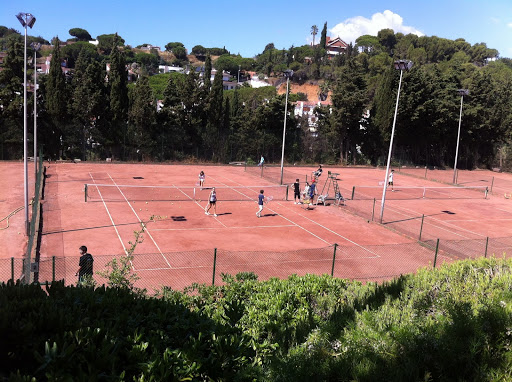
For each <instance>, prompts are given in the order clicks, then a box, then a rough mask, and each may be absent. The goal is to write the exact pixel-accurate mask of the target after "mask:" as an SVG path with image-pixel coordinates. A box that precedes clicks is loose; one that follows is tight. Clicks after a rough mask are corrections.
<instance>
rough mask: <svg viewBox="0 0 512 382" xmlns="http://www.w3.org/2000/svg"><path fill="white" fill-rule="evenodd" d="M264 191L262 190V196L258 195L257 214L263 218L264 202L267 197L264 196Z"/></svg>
mask: <svg viewBox="0 0 512 382" xmlns="http://www.w3.org/2000/svg"><path fill="white" fill-rule="evenodd" d="M263 192H264V191H263V190H260V194H259V195H258V207H259V209H258V212H256V216H257V217H259V218H261V211H263V201H264V200H265V196H264V195H263Z"/></svg>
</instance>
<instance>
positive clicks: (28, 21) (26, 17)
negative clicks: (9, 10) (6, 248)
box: [16, 12, 36, 236]
mask: <svg viewBox="0 0 512 382" xmlns="http://www.w3.org/2000/svg"><path fill="white" fill-rule="evenodd" d="M16 18H17V19H18V20H19V22H20V23H21V25H22V26H23V28H25V48H24V54H23V176H24V183H23V186H24V187H23V189H24V194H25V234H26V235H27V236H28V235H29V234H30V225H29V221H28V166H27V151H28V150H27V148H28V147H27V26H29V27H30V28H32V27H33V26H34V23H35V22H36V18H35V17H34V16H33V15H32V14H30V13H23V12H20V13H18V14H17V15H16Z"/></svg>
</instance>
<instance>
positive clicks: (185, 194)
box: [84, 184, 288, 202]
mask: <svg viewBox="0 0 512 382" xmlns="http://www.w3.org/2000/svg"><path fill="white" fill-rule="evenodd" d="M213 188H215V192H216V194H217V200H225V201H254V200H256V199H257V198H258V194H259V193H260V191H261V190H263V191H264V193H265V195H268V196H272V197H273V199H275V200H287V198H288V186H286V185H283V186H278V185H276V186H273V185H272V186H237V187H181V186H168V187H166V186H142V185H114V184H85V186H84V192H85V201H87V202H94V201H109V202H113V201H122V202H126V201H200V200H208V198H209V195H210V193H211V192H212V190H213Z"/></svg>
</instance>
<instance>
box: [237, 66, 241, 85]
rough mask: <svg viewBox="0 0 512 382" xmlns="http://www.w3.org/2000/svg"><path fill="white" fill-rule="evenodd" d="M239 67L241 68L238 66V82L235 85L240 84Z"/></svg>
mask: <svg viewBox="0 0 512 382" xmlns="http://www.w3.org/2000/svg"><path fill="white" fill-rule="evenodd" d="M240 67H241V65H238V82H237V84H239V83H240Z"/></svg>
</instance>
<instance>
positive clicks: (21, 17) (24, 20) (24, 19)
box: [16, 12, 36, 28]
mask: <svg viewBox="0 0 512 382" xmlns="http://www.w3.org/2000/svg"><path fill="white" fill-rule="evenodd" d="M16 18H17V19H18V21H19V22H20V23H21V26H22V27H23V28H26V27H27V26H29V27H30V28H32V27H33V26H34V24H35V23H36V18H35V17H34V15H32V14H31V13H24V12H20V13H18V14H17V15H16Z"/></svg>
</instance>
